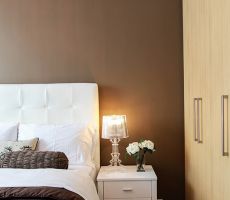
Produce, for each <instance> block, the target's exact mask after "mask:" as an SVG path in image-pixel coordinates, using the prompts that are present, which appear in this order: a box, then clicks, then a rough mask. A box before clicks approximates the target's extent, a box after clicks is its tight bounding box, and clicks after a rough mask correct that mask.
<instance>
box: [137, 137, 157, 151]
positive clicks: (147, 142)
mask: <svg viewBox="0 0 230 200" xmlns="http://www.w3.org/2000/svg"><path fill="white" fill-rule="evenodd" d="M139 147H140V148H141V149H144V148H147V149H149V150H152V151H153V149H154V143H153V142H152V141H150V140H144V141H143V142H140V143H139Z"/></svg>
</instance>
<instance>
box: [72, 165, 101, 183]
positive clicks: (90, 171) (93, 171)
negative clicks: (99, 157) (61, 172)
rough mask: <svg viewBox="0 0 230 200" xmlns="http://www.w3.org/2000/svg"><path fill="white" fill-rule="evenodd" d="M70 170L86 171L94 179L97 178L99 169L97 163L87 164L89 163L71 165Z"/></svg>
mask: <svg viewBox="0 0 230 200" xmlns="http://www.w3.org/2000/svg"><path fill="white" fill-rule="evenodd" d="M68 169H69V170H81V171H83V172H84V173H87V174H88V175H89V176H90V177H91V178H92V179H93V180H95V179H96V175H97V169H96V166H95V165H92V166H87V165H69V167H68Z"/></svg>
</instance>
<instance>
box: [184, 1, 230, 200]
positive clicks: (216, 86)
mask: <svg viewBox="0 0 230 200" xmlns="http://www.w3.org/2000/svg"><path fill="white" fill-rule="evenodd" d="M183 32H184V38H183V40H184V100H185V171H186V174H185V185H186V200H230V147H229V146H230V131H229V129H230V0H183Z"/></svg>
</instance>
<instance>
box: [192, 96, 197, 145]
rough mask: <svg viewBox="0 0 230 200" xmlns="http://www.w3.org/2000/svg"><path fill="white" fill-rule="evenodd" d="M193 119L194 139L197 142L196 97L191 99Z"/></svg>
mask: <svg viewBox="0 0 230 200" xmlns="http://www.w3.org/2000/svg"><path fill="white" fill-rule="evenodd" d="M193 120H194V122H193V130H194V141H195V142H197V141H198V137H197V98H194V99H193Z"/></svg>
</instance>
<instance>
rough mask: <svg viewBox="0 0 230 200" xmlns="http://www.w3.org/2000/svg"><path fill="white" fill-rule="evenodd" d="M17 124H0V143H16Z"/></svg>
mask: <svg viewBox="0 0 230 200" xmlns="http://www.w3.org/2000/svg"><path fill="white" fill-rule="evenodd" d="M17 136H18V123H0V141H9V140H10V141H16V140H17Z"/></svg>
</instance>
